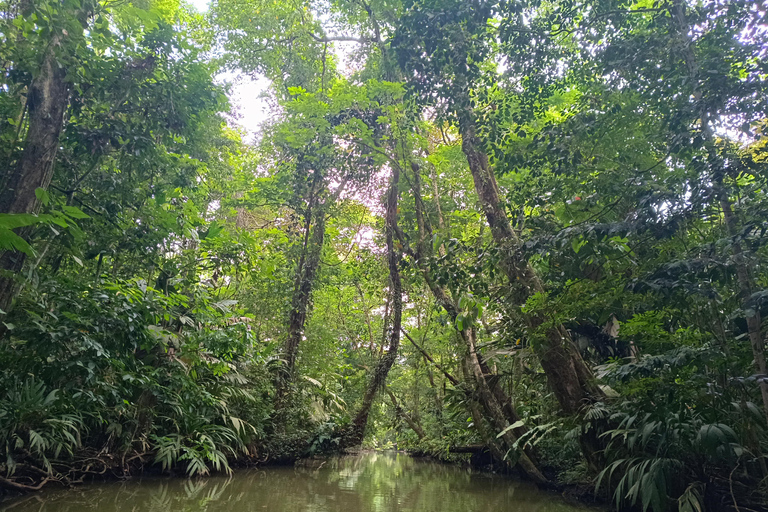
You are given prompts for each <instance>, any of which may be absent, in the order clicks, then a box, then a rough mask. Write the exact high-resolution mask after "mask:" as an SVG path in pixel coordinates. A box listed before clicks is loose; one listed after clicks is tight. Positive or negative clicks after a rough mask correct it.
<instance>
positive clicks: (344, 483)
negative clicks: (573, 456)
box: [0, 453, 586, 512]
mask: <svg viewBox="0 0 768 512" xmlns="http://www.w3.org/2000/svg"><path fill="white" fill-rule="evenodd" d="M0 510H2V511H3V512H5V511H13V512H31V511H35V512H83V511H87V510H98V511H104V512H128V511H131V512H155V511H157V512H160V511H163V512H165V511H172V512H187V511H195V512H217V511H221V512H245V511H260V510H265V511H269V512H288V511H290V512H331V511H334V512H335V511H343V512H416V511H418V512H459V511H461V512H473V511H478V512H479V511H487V510H504V511H509V512H575V511H578V510H582V511H583V510H586V509H581V508H578V507H574V506H572V505H568V504H565V503H563V502H561V501H560V500H559V499H557V497H553V496H551V495H549V494H546V493H543V492H541V491H539V490H537V489H536V488H535V487H533V486H531V485H529V484H526V483H522V482H516V481H514V480H510V479H508V478H504V477H497V476H492V475H487V474H483V473H477V472H469V471H467V470H464V469H461V468H457V467H455V466H449V465H443V464H435V463H430V462H425V461H421V460H416V459H412V458H410V457H408V456H405V455H402V454H386V453H384V454H382V453H366V454H362V455H357V456H349V457H340V458H334V459H328V460H324V461H309V462H307V463H305V464H303V465H302V466H300V467H295V468H294V467H270V468H265V469H262V470H249V471H239V472H236V473H235V475H234V476H233V477H232V478H224V477H212V478H207V479H200V480H184V479H144V480H134V481H129V482H119V483H118V482H113V483H105V484H94V485H87V486H84V487H81V488H77V489H75V490H51V491H47V492H45V493H42V494H38V495H35V496H29V497H26V498H24V499H22V500H18V501H15V502H11V503H7V504H5V506H3V505H0Z"/></svg>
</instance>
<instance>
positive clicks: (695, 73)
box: [670, 0, 768, 422]
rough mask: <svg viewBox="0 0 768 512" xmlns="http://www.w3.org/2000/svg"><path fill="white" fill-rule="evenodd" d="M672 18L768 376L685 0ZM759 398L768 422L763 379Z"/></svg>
mask: <svg viewBox="0 0 768 512" xmlns="http://www.w3.org/2000/svg"><path fill="white" fill-rule="evenodd" d="M670 15H671V18H672V20H673V30H674V31H675V36H676V37H677V38H678V41H679V42H680V46H681V50H682V55H683V59H684V60H685V65H686V68H687V70H688V74H689V83H691V84H693V87H692V88H693V98H694V100H695V101H696V103H697V106H696V108H697V110H698V112H697V114H698V116H699V122H700V124H701V133H702V137H703V138H704V140H705V141H706V142H707V145H708V146H709V148H710V150H709V161H710V165H711V166H712V167H713V182H714V187H715V197H716V198H717V200H718V203H719V205H720V209H721V210H722V212H723V220H724V221H725V228H726V231H727V232H728V236H729V237H731V252H732V254H733V259H734V262H735V266H736V280H737V282H738V284H739V295H740V296H741V300H742V305H743V308H744V310H745V311H751V313H748V314H746V315H745V316H746V321H747V333H748V336H749V343H750V346H751V348H752V356H753V358H754V362H755V369H756V370H757V371H758V373H760V375H762V376H764V377H766V376H768V365H766V361H765V339H764V337H763V331H762V318H761V315H760V310H759V308H757V307H750V305H749V304H748V301H749V300H750V298H751V296H752V293H754V291H755V280H754V277H753V275H752V268H751V267H752V265H751V258H750V255H749V254H748V252H747V251H745V250H744V247H743V246H742V244H741V241H740V240H739V220H738V218H737V216H736V213H735V212H734V211H733V206H732V205H731V201H730V199H729V197H728V193H727V192H726V189H725V186H724V184H723V175H724V173H725V170H726V165H727V164H726V162H725V161H724V160H723V158H722V156H721V155H720V154H718V152H717V149H716V147H715V134H714V132H713V131H712V127H711V126H710V124H709V119H710V117H711V114H710V112H709V109H708V107H707V102H706V98H703V97H702V93H701V89H700V87H699V74H700V72H699V65H698V61H697V59H696V54H695V53H694V51H693V48H692V47H691V45H692V44H693V41H692V40H691V38H690V36H689V35H688V34H689V31H690V24H689V22H688V19H687V15H686V6H685V1H684V0H674V2H673V3H672V6H671V9H670ZM759 385H760V395H761V398H762V400H763V413H764V414H765V418H766V422H768V382H766V379H765V378H763V379H761V380H760V384H759Z"/></svg>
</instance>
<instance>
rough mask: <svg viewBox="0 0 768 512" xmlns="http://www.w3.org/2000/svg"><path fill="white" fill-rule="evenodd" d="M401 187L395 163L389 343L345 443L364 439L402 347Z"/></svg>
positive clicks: (389, 215)
mask: <svg viewBox="0 0 768 512" xmlns="http://www.w3.org/2000/svg"><path fill="white" fill-rule="evenodd" d="M399 187H400V167H399V166H398V165H396V164H395V165H393V166H392V179H391V180H390V184H389V191H388V192H387V212H386V215H385V232H386V240H387V263H388V266H389V285H390V288H389V292H390V301H389V302H390V323H389V326H388V328H389V333H388V334H389V336H388V338H389V346H388V347H387V351H386V352H385V353H384V355H382V356H381V358H380V359H379V362H378V363H377V364H376V367H375V368H374V370H373V374H372V375H371V377H370V380H369V381H368V387H367V388H366V390H365V395H363V402H362V405H361V406H360V409H359V410H358V412H357V414H356V415H355V418H354V420H353V421H352V425H351V426H350V428H349V429H348V430H347V431H346V432H345V433H344V435H343V440H342V444H343V445H344V446H356V445H359V444H360V443H362V442H363V438H364V437H365V427H366V425H367V424H368V414H369V413H370V412H371V407H373V402H374V399H375V398H376V395H377V394H378V392H379V390H381V388H382V387H383V386H384V384H385V382H386V380H387V375H389V370H390V369H392V365H393V364H394V363H395V359H396V358H397V350H398V348H399V347H400V329H401V328H402V319H403V285H402V282H401V280H400V268H399V264H400V258H401V253H400V251H399V250H398V249H397V248H396V247H395V235H396V233H397V229H398V228H397V202H398V196H399V193H400V191H399Z"/></svg>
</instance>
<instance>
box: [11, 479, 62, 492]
mask: <svg viewBox="0 0 768 512" xmlns="http://www.w3.org/2000/svg"><path fill="white" fill-rule="evenodd" d="M50 481H51V478H50V477H46V478H43V479H42V480H41V481H40V483H39V484H37V485H24V484H20V483H19V482H15V481H13V480H9V479H7V478H5V477H2V476H0V487H5V488H6V489H10V490H12V491H21V492H31V491H39V490H40V489H42V488H43V486H44V485H45V484H47V483H48V482H50Z"/></svg>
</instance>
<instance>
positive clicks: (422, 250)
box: [404, 162, 546, 483]
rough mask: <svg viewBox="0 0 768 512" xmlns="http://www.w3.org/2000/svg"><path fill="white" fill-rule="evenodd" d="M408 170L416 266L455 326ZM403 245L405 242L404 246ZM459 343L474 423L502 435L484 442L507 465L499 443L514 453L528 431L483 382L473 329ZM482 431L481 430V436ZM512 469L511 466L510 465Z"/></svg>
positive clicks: (417, 178) (526, 456) (534, 472)
mask: <svg viewBox="0 0 768 512" xmlns="http://www.w3.org/2000/svg"><path fill="white" fill-rule="evenodd" d="M411 169H412V170H413V195H414V206H415V208H414V209H415V212H416V224H417V227H418V231H419V238H418V241H417V246H416V247H417V248H416V254H414V255H413V257H414V260H415V261H416V263H417V265H418V266H419V267H420V268H421V271H422V274H423V276H424V280H425V281H426V282H427V285H428V286H429V288H430V290H431V291H432V295H433V296H434V297H435V300H436V302H437V303H438V304H439V305H440V306H442V308H443V309H444V310H445V311H446V313H448V316H449V317H450V318H451V320H452V321H453V322H454V323H455V321H456V317H457V316H458V313H459V310H458V308H457V306H456V304H455V302H454V301H453V299H452V298H451V297H450V296H449V294H448V292H447V291H446V290H445V289H444V288H443V287H441V286H440V285H438V284H437V283H436V281H435V280H434V278H433V277H432V275H431V273H430V270H429V268H428V267H427V266H426V265H424V263H425V262H426V261H427V260H428V259H429V258H431V257H432V255H433V251H432V245H431V239H432V228H431V226H430V223H429V221H428V219H427V217H426V216H425V215H424V203H423V200H422V194H421V175H420V172H421V170H420V168H419V166H418V165H417V164H416V163H414V162H412V163H411ZM405 243H406V242H405V241H404V244H405ZM457 332H458V335H459V337H460V339H461V340H462V341H463V342H464V344H465V347H466V354H467V356H466V358H465V362H464V364H465V367H466V369H467V370H469V373H468V374H467V375H468V376H471V378H468V382H470V383H474V386H473V396H474V397H475V398H476V399H477V401H478V402H479V404H480V405H481V406H482V410H483V411H484V412H485V414H483V415H482V416H480V410H479V409H478V408H476V407H475V408H474V409H473V410H472V414H473V416H474V417H475V419H476V421H478V422H479V421H481V420H483V419H484V420H486V421H487V423H488V424H489V425H491V426H492V427H493V429H494V431H495V432H496V433H500V432H503V434H502V435H501V441H498V440H497V439H496V438H491V437H488V436H484V437H485V442H486V444H487V445H488V446H489V448H490V449H491V452H492V455H493V456H494V458H496V459H497V460H499V462H502V463H505V462H506V463H509V462H510V460H511V459H509V458H505V457H503V456H502V457H498V455H499V453H500V451H499V449H498V444H499V442H503V443H504V444H505V445H506V447H507V449H510V450H511V449H514V446H515V444H517V440H518V438H519V437H518V436H520V435H522V434H524V433H525V432H526V431H527V428H526V427H525V426H522V427H517V428H515V429H510V428H508V427H509V426H510V425H513V424H514V423H516V422H517V421H518V420H519V419H520V417H519V416H518V414H517V411H516V410H515V408H514V404H513V403H512V400H510V399H509V397H508V396H507V395H506V393H504V390H502V389H501V388H500V387H499V386H498V385H493V386H492V385H491V384H490V383H489V382H488V379H487V378H486V375H488V374H489V371H488V368H487V366H486V365H485V364H484V362H483V360H482V356H481V355H480V354H478V352H477V343H476V332H475V329H474V328H473V327H472V326H468V327H465V328H462V329H461V330H459V329H457ZM482 432H483V431H482V430H481V433H482ZM518 454H519V458H518V460H517V461H516V463H517V464H518V465H519V466H520V469H522V471H523V472H524V473H525V474H526V475H527V476H528V477H529V478H531V479H532V480H533V481H535V482H539V483H543V482H546V478H545V477H544V475H543V474H542V473H541V471H540V470H539V468H538V467H537V465H536V462H535V460H534V457H533V455H532V454H531V453H530V451H526V450H522V449H520V450H518ZM512 465H514V464H512Z"/></svg>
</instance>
